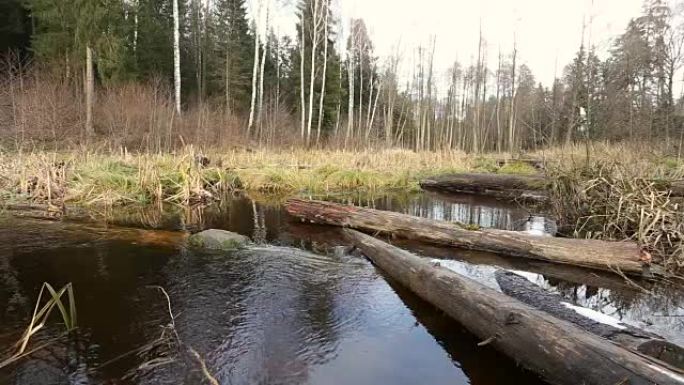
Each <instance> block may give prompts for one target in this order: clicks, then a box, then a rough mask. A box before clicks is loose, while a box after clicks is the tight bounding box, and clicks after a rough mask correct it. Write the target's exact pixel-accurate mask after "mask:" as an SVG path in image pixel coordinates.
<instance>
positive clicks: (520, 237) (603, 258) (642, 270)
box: [285, 199, 662, 276]
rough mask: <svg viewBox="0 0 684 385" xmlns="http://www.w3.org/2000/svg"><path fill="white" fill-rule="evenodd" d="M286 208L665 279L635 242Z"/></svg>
mask: <svg viewBox="0 0 684 385" xmlns="http://www.w3.org/2000/svg"><path fill="white" fill-rule="evenodd" d="M285 208H286V210H287V212H288V213H289V214H290V215H293V216H295V217H298V218H301V219H302V220H305V221H309V222H312V223H317V224H325V225H333V226H341V227H349V228H353V229H357V230H362V231H366V232H378V233H385V234H390V235H392V236H397V237H400V238H406V239H412V240H419V241H423V242H428V243H433V244H438V245H442V246H452V247H459V248H464V249H472V250H480V251H488V252H493V253H497V254H502V255H508V256H513V257H522V258H531V259H536V260H542V261H547V262H554V263H561V264H567V265H575V266H582V267H587V268H592V269H598V270H604V271H611V272H621V273H625V274H633V275H642V276H643V275H646V276H651V275H652V274H662V269H661V268H660V267H659V266H654V265H651V266H648V265H645V264H644V262H642V261H641V257H640V250H639V247H638V246H637V245H636V244H635V243H633V242H605V241H597V240H586V239H568V238H554V237H544V236H534V235H529V234H525V233H520V232H515V231H505V230H493V229H472V228H470V227H469V226H465V225H462V224H457V223H450V222H441V221H435V220H430V219H425V218H418V217H414V216H410V215H405V214H400V213H394V212H388V211H380V210H374V209H367V208H360V207H355V206H349V205H342V204H337V203H332V202H323V201H312V200H302V199H290V200H288V201H287V203H286V204H285Z"/></svg>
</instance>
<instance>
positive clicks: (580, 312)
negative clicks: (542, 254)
mask: <svg viewBox="0 0 684 385" xmlns="http://www.w3.org/2000/svg"><path fill="white" fill-rule="evenodd" d="M495 275H496V281H497V283H498V284H499V287H500V288H501V291H502V292H503V293H504V294H506V295H508V296H510V297H513V298H515V299H517V300H519V301H520V302H523V303H525V304H527V305H529V306H532V307H534V308H536V309H539V310H542V311H544V312H546V313H548V314H551V315H552V316H554V317H556V318H560V319H563V320H566V321H568V322H572V323H573V324H575V325H577V326H579V327H580V328H581V329H584V330H586V331H588V332H589V333H592V334H595V335H597V336H600V337H603V338H606V339H609V340H611V341H614V342H616V343H618V344H620V345H622V346H624V347H626V348H628V349H631V350H635V351H638V352H640V353H643V354H646V355H648V356H651V357H653V358H656V359H658V360H661V361H664V362H666V363H667V364H669V365H671V366H673V367H676V368H678V369H680V370H684V348H682V347H681V346H678V345H676V344H673V343H671V342H669V341H667V340H665V339H664V338H663V337H661V336H659V335H657V334H655V333H651V332H648V331H646V330H642V329H639V328H636V327H634V326H631V325H626V324H621V323H619V322H617V320H615V321H612V320H602V319H601V318H603V317H602V316H601V315H600V314H597V316H598V317H592V316H591V314H592V313H593V311H592V310H591V309H586V308H579V307H576V306H573V305H572V304H570V303H569V302H568V300H566V299H565V298H563V297H562V296H561V295H558V294H555V293H549V292H548V291H546V290H544V289H543V288H541V287H539V286H537V285H535V284H534V283H532V282H530V281H528V280H527V279H526V278H525V277H522V276H520V275H518V274H515V273H513V272H510V271H503V270H498V271H497V272H496V273H495Z"/></svg>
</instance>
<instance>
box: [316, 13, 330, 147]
mask: <svg viewBox="0 0 684 385" xmlns="http://www.w3.org/2000/svg"><path fill="white" fill-rule="evenodd" d="M329 1H330V0H324V4H323V11H324V12H325V19H324V20H325V21H324V23H323V40H324V42H323V78H322V79H321V100H320V101H319V103H318V125H317V127H316V144H318V143H319V141H320V140H321V127H322V125H323V102H324V101H325V82H326V77H327V75H328V74H327V72H328V17H329V15H330V10H329V8H328V7H329V5H330V4H329Z"/></svg>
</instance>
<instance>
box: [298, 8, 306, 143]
mask: <svg viewBox="0 0 684 385" xmlns="http://www.w3.org/2000/svg"><path fill="white" fill-rule="evenodd" d="M304 17H305V15H304V10H302V20H304ZM300 28H301V29H302V30H301V37H300V39H301V41H300V43H299V46H300V47H299V90H300V92H299V95H300V100H299V101H300V105H299V108H300V109H301V113H300V118H301V132H300V136H301V139H302V140H304V130H305V129H306V96H305V95H306V93H305V91H304V88H305V81H304V55H305V54H306V47H305V44H304V43H305V42H306V34H305V33H304V30H305V27H304V23H302V25H301V26H300Z"/></svg>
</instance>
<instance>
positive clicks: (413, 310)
mask: <svg viewBox="0 0 684 385" xmlns="http://www.w3.org/2000/svg"><path fill="white" fill-rule="evenodd" d="M327 199H331V200H336V201H340V202H350V203H354V204H359V205H363V206H368V207H374V208H378V209H383V210H392V211H397V212H402V213H406V214H410V215H415V216H421V217H427V218H432V219H438V220H445V221H459V222H464V223H467V224H473V225H478V226H481V227H491V228H499V229H508V230H518V231H528V232H530V233H534V234H546V235H548V236H551V234H552V233H554V231H555V225H554V224H553V222H552V221H550V220H547V219H546V218H544V217H543V216H542V215H535V213H534V212H529V211H527V210H526V209H524V208H522V207H519V206H517V205H515V204H508V203H501V202H498V201H495V200H490V199H485V198H482V197H476V196H448V197H447V196H443V195H438V194H434V193H422V194H415V195H395V196H382V197H378V198H373V199H371V198H365V197H349V196H347V197H327ZM108 216H109V217H110V220H109V223H110V225H109V226H104V225H102V224H92V223H70V222H53V221H41V220H35V219H18V218H13V217H11V216H10V215H9V214H5V215H4V216H2V219H0V351H2V352H3V354H4V355H3V356H2V358H4V357H5V356H7V355H10V354H12V353H13V350H12V347H13V344H14V343H15V342H16V341H17V340H18V339H19V338H20V337H21V333H22V332H23V331H24V329H25V328H26V326H27V325H28V322H29V320H30V316H31V313H32V312H33V308H34V305H35V300H36V297H37V295H38V292H39V290H40V288H41V285H42V284H43V282H48V283H50V284H52V285H53V286H55V287H61V286H62V285H65V284H67V283H69V282H71V283H73V287H74V293H75V300H76V307H77V311H78V329H77V330H76V332H75V333H73V334H72V335H70V336H69V337H60V335H61V334H62V333H63V327H62V326H61V325H60V319H59V317H58V316H57V315H56V314H54V315H53V317H51V318H50V321H51V322H50V323H49V324H48V325H47V326H46V328H45V329H44V330H42V331H41V332H40V333H38V335H37V336H36V337H34V339H33V340H32V343H31V346H38V345H40V344H42V343H45V344H46V346H45V347H44V348H42V349H40V350H38V351H36V352H35V353H33V354H31V355H30V356H28V357H26V358H23V359H22V360H20V361H19V362H18V363H16V364H12V365H10V366H8V367H6V368H4V369H0V384H16V385H19V384H21V385H29V384H30V385H42V384H201V383H209V382H207V381H206V378H205V376H204V375H203V372H202V370H201V365H199V361H197V360H196V359H195V358H194V357H193V356H192V355H191V354H187V352H186V353H178V352H176V351H175V350H174V346H172V344H170V343H168V336H169V333H170V330H171V329H170V328H169V327H168V325H169V324H170V322H171V318H170V315H169V304H168V303H167V301H166V298H165V296H164V292H162V291H161V290H160V288H163V289H164V291H165V292H166V293H168V295H169V298H170V307H171V311H172V313H173V314H174V321H173V323H174V325H175V333H177V334H178V338H179V339H180V340H181V341H182V342H183V345H184V346H186V347H191V348H192V349H193V350H194V351H196V352H197V353H198V354H199V356H200V357H201V359H202V360H203V361H204V363H205V364H206V367H207V370H208V371H209V372H210V373H211V374H212V375H213V376H214V377H215V378H216V379H217V380H218V381H219V383H221V384H235V385H237V384H350V385H351V384H354V385H357V384H407V385H408V384H464V385H465V384H474V385H485V384H503V383H516V384H517V383H520V384H543V382H542V381H541V380H539V379H538V378H537V377H536V376H535V375H534V374H531V373H529V372H526V371H524V370H522V369H521V368H519V367H518V366H517V365H516V363H515V362H514V361H513V360H511V359H509V358H507V357H505V356H503V355H501V354H499V353H497V352H496V351H494V350H493V349H492V348H491V347H489V346H482V347H479V346H478V343H479V342H480V340H479V339H478V338H476V337H475V336H473V335H471V334H469V333H468V332H467V331H465V330H464V329H463V328H462V327H461V326H460V325H459V324H458V323H456V322H454V321H452V320H451V319H450V318H448V317H446V316H444V315H443V314H442V313H441V312H440V311H438V310H436V309H435V308H433V307H432V306H431V305H429V304H427V303H425V302H424V301H422V300H421V299H419V298H418V297H416V296H415V295H413V294H412V293H410V292H408V291H407V290H406V289H404V288H402V287H401V286H399V285H398V284H396V283H395V282H393V281H392V280H391V279H388V278H387V277H385V276H384V275H383V274H382V272H380V271H378V270H377V269H376V268H375V267H373V266H372V265H371V264H370V263H369V262H368V261H367V260H366V259H364V258H363V257H361V256H359V255H357V254H356V253H349V252H348V250H347V249H346V248H345V247H343V246H341V245H343V241H342V240H341V236H340V233H339V231H338V230H337V229H335V228H328V227H320V226H313V225H307V224H302V223H299V222H297V221H295V220H293V219H292V218H289V217H288V215H287V214H286V213H285V212H284V211H283V209H282V207H280V206H279V205H278V204H276V203H273V204H264V203H258V202H253V201H251V200H249V199H247V198H245V197H240V196H237V197H232V198H226V199H224V200H222V201H221V202H220V203H219V204H216V205H214V206H210V207H206V208H201V209H200V208H195V209H179V208H164V209H160V208H147V209H145V210H138V209H133V208H128V209H122V210H117V211H114V212H112V213H108ZM208 228H218V229H225V230H230V231H234V232H238V233H241V234H244V235H248V236H250V237H251V238H252V239H253V240H254V241H255V242H256V243H257V246H256V247H254V248H250V249H247V250H240V251H235V252H230V253H225V252H224V253H210V252H197V251H191V250H188V249H186V248H185V247H184V246H183V244H184V242H183V241H184V238H183V236H182V235H181V234H180V233H179V232H180V231H183V232H188V231H191V232H194V231H199V230H202V229H208ZM396 244H398V245H399V246H401V247H404V248H407V249H409V250H411V251H413V252H415V253H417V254H419V255H422V256H424V257H426V258H431V259H432V258H437V259H441V260H444V261H443V262H442V263H443V264H444V265H445V266H447V267H449V268H451V269H453V270H455V271H458V272H459V273H461V274H464V275H467V276H469V277H471V278H473V279H476V280H478V281H479V282H481V283H483V284H485V285H488V286H491V287H494V288H496V281H495V280H494V271H495V270H496V269H497V268H505V269H510V270H514V271H516V272H518V273H519V274H522V275H524V276H525V277H526V278H527V279H529V280H531V281H532V282H535V283H536V284H538V285H541V286H542V287H544V288H546V289H548V290H550V291H553V292H556V293H559V294H561V295H563V296H564V297H565V298H567V300H568V301H569V302H571V303H574V304H576V305H581V306H586V307H589V308H591V309H593V310H596V311H599V312H601V313H604V314H607V315H610V316H612V317H614V318H617V319H618V320H620V321H621V322H624V323H629V324H632V325H635V326H639V327H642V328H645V329H647V330H650V331H653V332H656V333H659V334H661V335H663V336H665V337H667V338H669V339H670V340H672V341H673V342H676V343H679V344H684V291H682V290H681V289H676V288H674V287H673V286H674V285H668V284H665V283H660V284H657V285H656V284H653V283H649V282H632V283H628V282H626V281H625V280H623V279H622V278H620V277H618V276H613V275H609V274H602V273H596V272H593V271H587V270H583V269H580V268H574V267H565V266H557V265H550V264H545V263H542V262H536V261H525V260H520V259H509V258H503V257H500V256H496V255H492V254H487V253H478V252H472V251H461V250H455V249H443V248H436V247H432V246H429V245H423V244H418V243H414V242H408V241H396ZM482 322H487V321H486V320H482ZM176 350H177V349H176ZM2 358H0V361H2ZM203 381H204V382H203Z"/></svg>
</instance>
